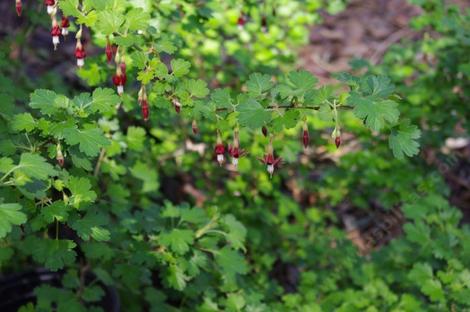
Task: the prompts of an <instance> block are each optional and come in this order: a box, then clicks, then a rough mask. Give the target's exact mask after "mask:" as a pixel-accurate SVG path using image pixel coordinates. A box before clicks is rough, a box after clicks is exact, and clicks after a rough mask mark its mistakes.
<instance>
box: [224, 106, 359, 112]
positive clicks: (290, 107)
mask: <svg viewBox="0 0 470 312" xmlns="http://www.w3.org/2000/svg"><path fill="white" fill-rule="evenodd" d="M352 108H353V107H352V106H349V105H341V106H337V109H352ZM266 109H288V110H289V109H311V110H319V109H320V106H294V105H277V106H273V105H270V106H268V107H266ZM228 110H229V109H228V108H226V107H220V108H217V109H216V112H223V111H228Z"/></svg>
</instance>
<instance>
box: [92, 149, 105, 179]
mask: <svg viewBox="0 0 470 312" xmlns="http://www.w3.org/2000/svg"><path fill="white" fill-rule="evenodd" d="M105 154H106V150H105V149H104V148H102V149H101V152H100V157H99V158H98V161H97V162H96V166H95V171H93V175H94V176H95V177H97V176H98V174H99V172H100V168H101V163H102V162H103V159H104V156H105Z"/></svg>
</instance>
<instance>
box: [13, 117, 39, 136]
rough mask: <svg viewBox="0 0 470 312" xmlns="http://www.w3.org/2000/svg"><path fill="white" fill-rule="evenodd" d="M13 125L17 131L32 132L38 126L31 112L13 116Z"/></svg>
mask: <svg viewBox="0 0 470 312" xmlns="http://www.w3.org/2000/svg"><path fill="white" fill-rule="evenodd" d="M11 126H12V128H13V130H15V131H23V130H26V132H31V131H32V130H33V129H34V128H36V121H35V120H34V118H33V116H31V114H30V113H23V114H17V115H15V116H14V117H13V120H12V122H11Z"/></svg>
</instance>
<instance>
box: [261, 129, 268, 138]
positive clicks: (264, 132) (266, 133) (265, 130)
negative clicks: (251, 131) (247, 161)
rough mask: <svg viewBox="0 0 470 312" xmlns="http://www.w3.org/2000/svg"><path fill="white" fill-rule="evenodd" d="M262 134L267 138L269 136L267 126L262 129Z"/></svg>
mask: <svg viewBox="0 0 470 312" xmlns="http://www.w3.org/2000/svg"><path fill="white" fill-rule="evenodd" d="M261 132H262V133H263V135H264V136H265V137H267V136H268V128H266V126H263V127H262V128H261Z"/></svg>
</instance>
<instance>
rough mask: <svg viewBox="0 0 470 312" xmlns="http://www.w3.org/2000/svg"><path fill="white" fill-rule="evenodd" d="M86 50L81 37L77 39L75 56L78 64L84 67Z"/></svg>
mask: <svg viewBox="0 0 470 312" xmlns="http://www.w3.org/2000/svg"><path fill="white" fill-rule="evenodd" d="M85 57H86V52H85V49H84V48H83V45H82V42H81V40H80V39H77V45H76V46H75V58H76V59H77V66H78V67H83V65H85Z"/></svg>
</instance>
